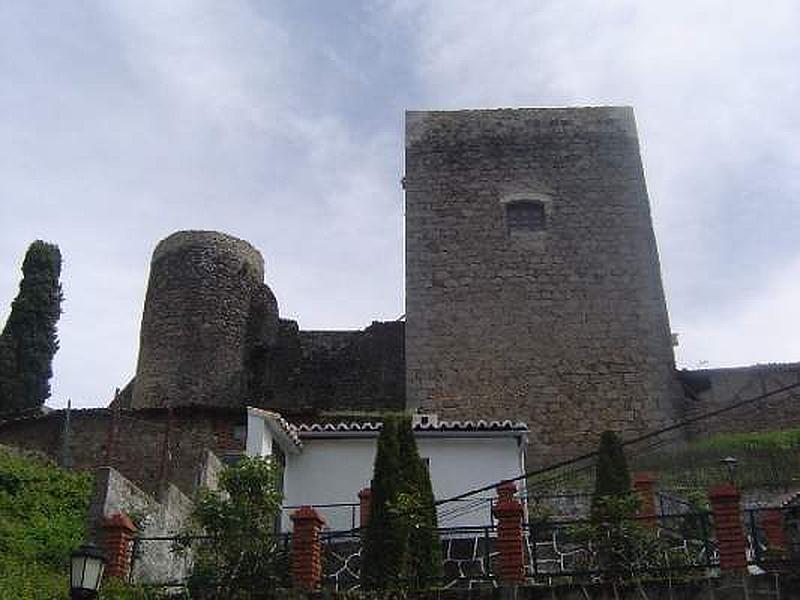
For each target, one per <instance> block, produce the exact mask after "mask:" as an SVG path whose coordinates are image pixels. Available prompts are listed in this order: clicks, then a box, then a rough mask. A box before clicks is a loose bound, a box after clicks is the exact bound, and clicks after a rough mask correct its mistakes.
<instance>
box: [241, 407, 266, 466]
mask: <svg viewBox="0 0 800 600" xmlns="http://www.w3.org/2000/svg"><path fill="white" fill-rule="evenodd" d="M259 412H260V411H255V410H253V409H248V411H247V440H246V442H245V453H246V454H247V456H270V455H271V454H272V434H271V433H270V431H269V428H268V427H267V424H266V422H265V421H264V418H263V416H261V415H260V414H259Z"/></svg>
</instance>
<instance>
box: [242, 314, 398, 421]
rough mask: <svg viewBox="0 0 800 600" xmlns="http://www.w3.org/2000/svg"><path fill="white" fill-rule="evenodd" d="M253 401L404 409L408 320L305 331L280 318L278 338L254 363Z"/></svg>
mask: <svg viewBox="0 0 800 600" xmlns="http://www.w3.org/2000/svg"><path fill="white" fill-rule="evenodd" d="M255 368H256V369H257V376H256V379H257V380H258V385H254V386H252V389H253V393H252V394H251V399H252V400H251V401H252V402H253V403H254V404H257V405H260V406H263V407H265V408H271V409H275V410H279V411H282V412H283V413H285V414H286V415H293V414H296V413H298V412H306V413H307V412H315V413H319V412H324V411H381V410H393V411H398V410H403V408H404V407H405V360H404V323H402V322H399V321H392V322H386V323H381V322H377V321H376V322H374V323H372V325H370V326H369V327H367V328H366V329H364V330H361V331H301V330H299V329H298V327H297V324H296V323H295V322H293V321H281V327H280V331H279V334H278V337H277V342H276V343H275V344H274V345H273V346H270V347H269V348H267V349H266V351H265V352H264V355H263V358H262V362H261V363H259V364H258V365H257V366H256V367H255Z"/></svg>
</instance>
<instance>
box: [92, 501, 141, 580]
mask: <svg viewBox="0 0 800 600" xmlns="http://www.w3.org/2000/svg"><path fill="white" fill-rule="evenodd" d="M100 528H101V529H102V530H103V535H102V547H103V550H105V553H106V559H107V561H108V562H107V563H106V575H108V576H109V577H118V578H119V579H123V580H127V579H128V575H130V571H131V545H132V542H133V536H134V534H135V533H136V525H134V524H133V521H131V520H130V517H128V515H126V514H125V513H122V512H118V513H114V514H113V515H111V516H110V517H108V518H107V519H104V520H103V523H102V524H101V525H100Z"/></svg>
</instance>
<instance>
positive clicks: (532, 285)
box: [405, 108, 682, 464]
mask: <svg viewBox="0 0 800 600" xmlns="http://www.w3.org/2000/svg"><path fill="white" fill-rule="evenodd" d="M405 189H406V362H407V390H408V401H409V404H410V405H411V406H412V407H421V408H423V409H425V410H430V411H435V412H438V413H439V414H440V415H441V416H443V417H445V418H479V417H484V418H506V417H508V418H520V419H524V420H526V421H527V422H528V424H529V425H530V426H531V429H532V434H531V446H530V448H529V454H528V456H529V459H528V460H529V463H533V464H537V463H541V462H547V461H549V460H550V459H552V458H554V455H560V456H571V455H574V454H576V453H578V452H580V451H582V450H585V449H587V448H593V447H595V445H596V443H597V436H598V434H599V433H600V432H601V431H602V430H604V429H614V430H617V431H621V432H623V433H624V434H636V433H641V432H644V431H646V430H650V429H652V428H655V427H657V426H659V425H662V424H664V423H665V422H666V421H667V420H669V419H671V418H672V417H673V416H674V414H675V412H676V407H677V405H678V402H679V399H680V398H681V395H682V394H681V391H680V389H679V386H678V384H677V382H676V380H675V377H674V359H673V352H672V345H671V336H670V329H669V323H668V319H667V312H666V306H665V301H664V294H663V290H662V286H661V278H660V269H659V262H658V255H657V250H656V244H655V238H654V234H653V229H652V225H651V219H650V210H649V203H648V197H647V191H646V188H645V182H644V176H643V172H642V165H641V162H640V158H639V148H638V141H637V135H636V129H635V124H634V119H633V113H632V110H631V109H629V108H580V109H519V110H493V111H489V110H485V111H455V112H410V113H408V114H407V120H406V178H405ZM525 197H537V198H543V203H544V207H545V216H546V228H545V229H544V230H543V231H538V232H525V233H510V232H509V231H508V223H507V222H506V220H505V213H504V201H505V200H509V199H515V198H525Z"/></svg>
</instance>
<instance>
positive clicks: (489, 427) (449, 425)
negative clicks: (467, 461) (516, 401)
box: [293, 419, 528, 435]
mask: <svg viewBox="0 0 800 600" xmlns="http://www.w3.org/2000/svg"><path fill="white" fill-rule="evenodd" d="M293 427H294V428H295V429H296V431H297V432H298V433H299V434H300V435H302V434H303V433H316V432H320V433H321V432H331V433H335V432H342V433H348V432H349V433H352V432H372V431H374V432H378V431H380V430H381V428H382V427H383V423H381V422H380V421H370V422H356V421H354V422H350V423H343V422H342V423H311V424H305V423H304V424H300V425H294V426H293ZM413 429H414V431H429V432H456V431H483V432H492V431H497V432H500V431H519V432H527V431H528V426H527V425H526V424H525V423H523V422H522V421H516V422H515V421H511V420H505V421H485V420H483V419H480V420H478V421H437V422H432V423H426V424H423V423H416V424H415V425H414V427H413Z"/></svg>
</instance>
